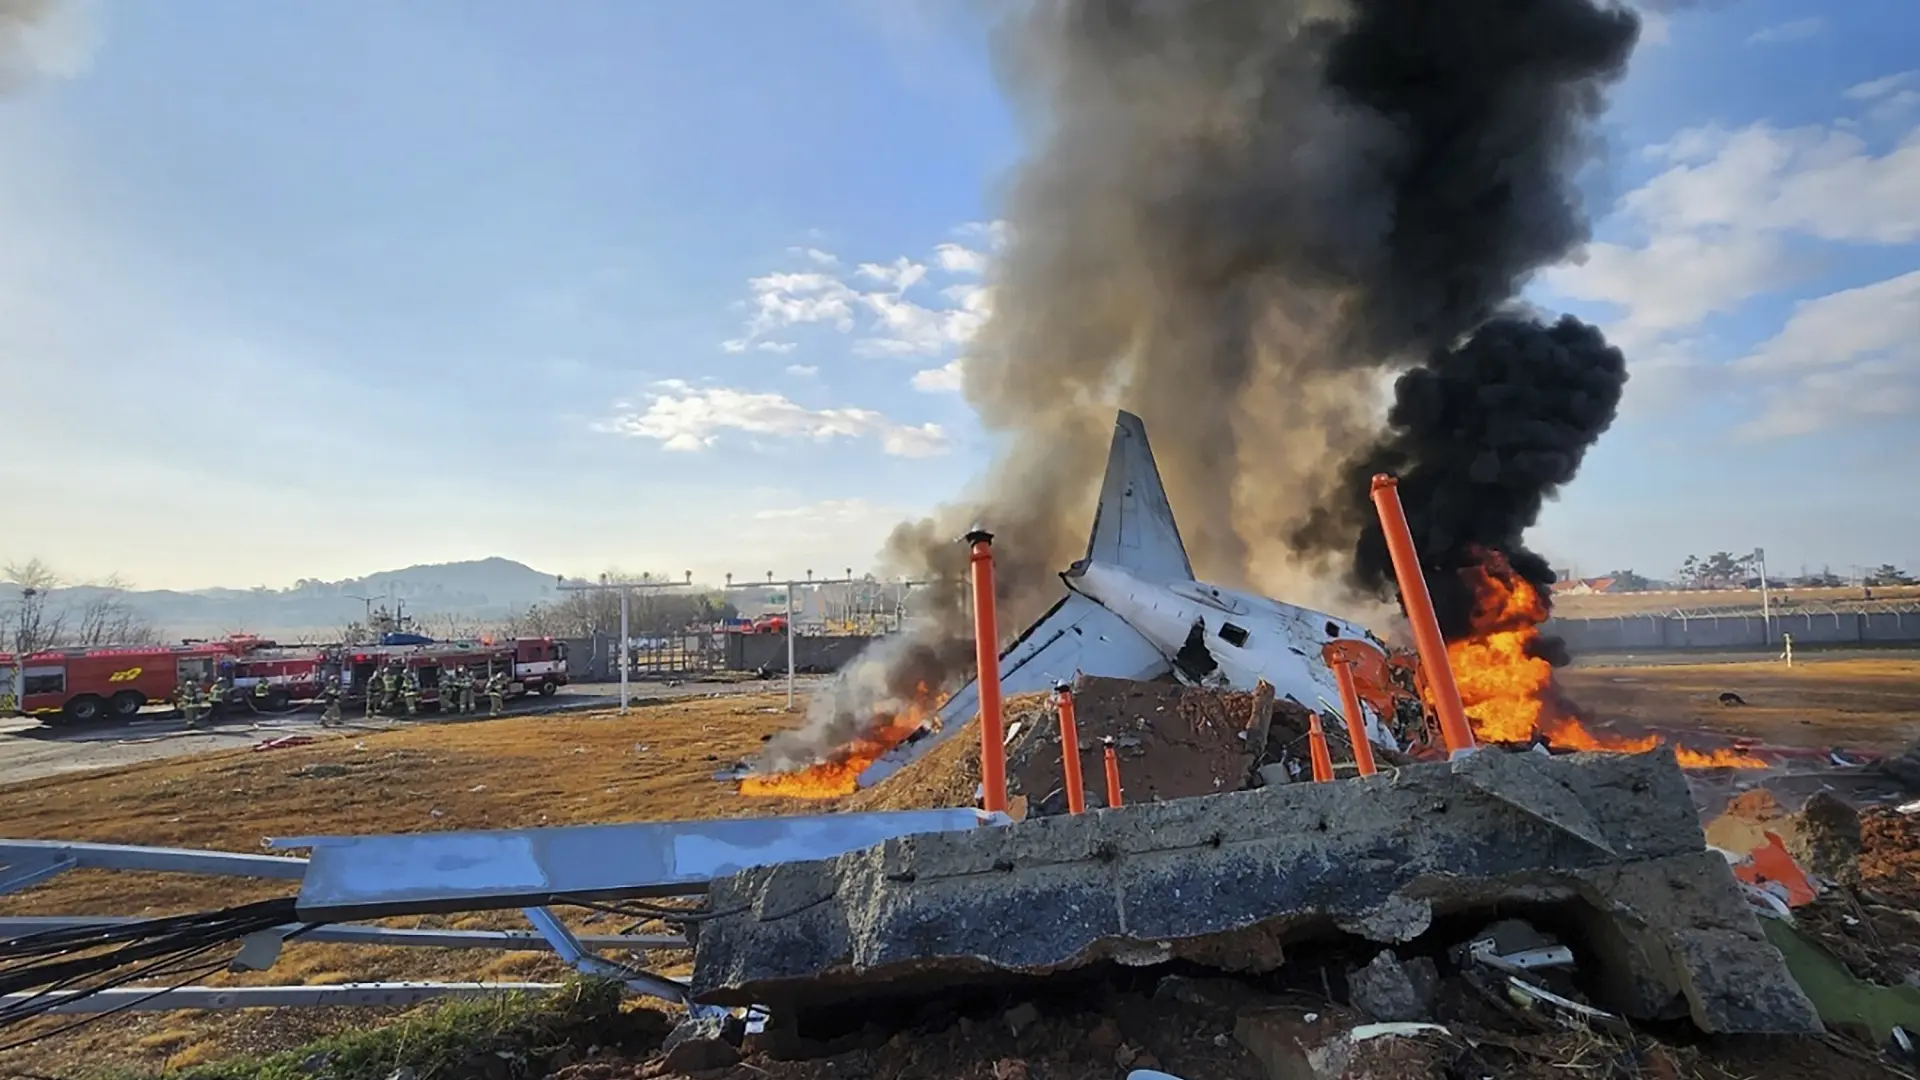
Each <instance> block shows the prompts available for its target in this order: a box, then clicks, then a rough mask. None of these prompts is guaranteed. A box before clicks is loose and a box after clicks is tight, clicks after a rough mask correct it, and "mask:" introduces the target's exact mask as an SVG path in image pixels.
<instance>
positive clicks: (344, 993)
mask: <svg viewBox="0 0 1920 1080" xmlns="http://www.w3.org/2000/svg"><path fill="white" fill-rule="evenodd" d="M564 985H565V984H564V983H471V982H469V983H456V982H417V983H403V982H388V983H340V984H338V985H334V986H182V987H179V988H178V989H173V990H169V989H166V988H165V987H153V986H122V987H115V988H114V989H111V990H95V991H86V990H56V991H52V992H49V993H46V994H39V993H28V994H6V995H0V1007H4V1006H8V1005H15V1004H20V1003H23V1002H27V1001H35V1002H42V1003H44V1002H46V1001H48V1000H49V999H51V1000H54V1001H56V1002H58V1004H55V1005H53V1006H52V1007H51V1008H49V1009H47V1010H46V1011H48V1012H56V1013H101V1012H108V1011H110V1010H114V1009H125V1010H127V1011H129V1012H163V1011H166V1010H169V1009H261V1008H271V1009H284V1008H293V1007H299V1006H313V1005H325V1006H368V1007H375V1006H392V1005H412V1004H415V1003H417V1002H421V1001H426V1000H428V999H430V998H440V997H461V998H474V997H492V996H494V995H497V994H550V993H553V992H554V991H556V990H559V989H560V988H561V987H562V986H564Z"/></svg>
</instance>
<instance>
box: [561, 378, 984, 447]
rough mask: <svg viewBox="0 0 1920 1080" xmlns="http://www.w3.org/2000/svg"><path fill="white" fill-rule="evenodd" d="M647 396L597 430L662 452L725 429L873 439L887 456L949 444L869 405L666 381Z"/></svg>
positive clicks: (936, 431)
mask: <svg viewBox="0 0 1920 1080" xmlns="http://www.w3.org/2000/svg"><path fill="white" fill-rule="evenodd" d="M658 389H659V390H660V391H661V392H659V393H654V394H651V395H649V401H648V403H647V407H646V409H645V410H644V411H641V412H633V411H628V412H626V413H624V414H622V415H620V416H617V417H615V418H613V419H612V420H610V421H607V422H605V423H603V424H600V425H598V426H599V428H600V430H603V431H607V432H610V433H613V434H620V435H628V436H633V437H636V438H646V439H654V440H657V441H658V442H660V444H661V445H662V446H664V447H665V448H666V449H668V450H678V451H695V450H700V449H703V448H705V447H708V446H712V445H713V444H714V443H715V442H717V441H718V440H719V438H720V433H721V432H723V431H727V430H734V431H744V432H748V433H750V434H755V435H772V436H775V437H779V438H805V439H812V440H814V441H815V442H830V441H832V440H834V439H840V438H848V439H865V438H870V439H876V440H878V441H879V443H880V447H881V449H882V450H884V451H885V452H886V453H888V454H893V455H895V456H898V457H929V456H933V455H936V454H944V453H946V452H947V450H948V449H949V448H950V447H949V443H948V440H947V436H946V433H945V432H944V431H943V430H942V429H941V427H940V425H938V424H921V425H918V426H914V425H910V424H901V423H897V422H895V421H893V420H891V419H888V418H887V417H886V416H884V415H882V414H881V413H878V412H875V411H873V410H872V409H859V408H851V407H847V408H832V409H809V408H807V407H805V406H803V405H800V404H798V403H796V402H794V401H792V400H790V399H788V398H786V397H784V396H782V395H780V394H767V393H750V392H747V391H742V390H733V389H729V388H726V387H699V388H696V387H692V386H689V385H688V384H687V383H685V382H683V381H681V380H678V379H670V380H667V381H665V382H662V383H660V384H659V386H658Z"/></svg>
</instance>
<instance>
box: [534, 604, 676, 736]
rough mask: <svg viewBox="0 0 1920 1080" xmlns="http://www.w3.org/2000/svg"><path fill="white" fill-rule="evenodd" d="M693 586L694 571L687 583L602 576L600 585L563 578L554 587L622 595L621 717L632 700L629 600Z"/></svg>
mask: <svg viewBox="0 0 1920 1080" xmlns="http://www.w3.org/2000/svg"><path fill="white" fill-rule="evenodd" d="M692 584H693V571H691V570H688V571H687V572H686V580H685V581H613V582H610V581H608V580H607V575H605V574H601V575H600V584H598V585H569V584H567V579H566V578H564V577H562V578H560V579H559V581H558V584H556V585H555V586H554V588H555V589H557V590H558V591H560V592H617V593H619V594H620V713H621V715H623V716H624V715H625V714H626V711H627V702H628V701H629V700H631V695H629V694H628V693H627V667H628V655H627V650H628V648H629V644H628V641H629V638H628V633H627V602H628V600H629V598H631V597H632V596H633V590H635V589H678V588H682V587H684V586H688V585H692Z"/></svg>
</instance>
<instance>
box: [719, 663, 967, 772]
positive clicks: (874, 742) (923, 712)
mask: <svg viewBox="0 0 1920 1080" xmlns="http://www.w3.org/2000/svg"><path fill="white" fill-rule="evenodd" d="M938 707H939V706H938V704H937V703H935V702H934V701H933V696H932V694H930V693H929V692H928V690H927V686H926V684H925V683H921V684H920V686H919V688H918V690H917V692H916V693H915V695H914V700H913V703H912V704H911V705H909V706H907V708H906V710H905V711H904V712H901V713H899V714H897V715H891V716H887V715H882V716H877V717H875V718H874V723H873V726H872V727H871V728H869V729H868V731H867V733H866V734H865V735H862V736H860V737H859V738H858V739H855V740H854V741H852V742H850V743H848V744H847V745H845V746H841V747H838V748H836V749H835V750H834V751H833V754H832V755H831V756H829V757H828V758H827V759H826V760H825V761H820V762H815V763H814V764H813V765H810V766H808V767H807V768H804V769H799V770H797V771H794V772H784V773H768V774H766V775H764V776H748V777H744V778H742V779H741V781H740V794H742V795H756V796H761V797H767V798H785V799H837V798H839V797H840V796H842V795H851V794H853V793H854V792H855V791H857V790H859V787H860V783H859V781H860V774H861V773H862V772H863V771H865V770H866V767H867V766H868V765H871V764H873V763H874V761H875V760H876V759H878V758H879V757H880V755H882V754H884V753H886V752H887V751H889V750H891V749H893V748H894V747H895V746H898V745H899V744H900V743H901V742H902V741H903V740H905V739H906V738H907V737H908V736H910V735H912V734H913V733H914V732H916V731H918V730H920V727H921V725H923V724H924V723H925V722H926V720H927V717H928V716H930V715H932V714H933V713H934V712H935V711H936V710H937V709H938Z"/></svg>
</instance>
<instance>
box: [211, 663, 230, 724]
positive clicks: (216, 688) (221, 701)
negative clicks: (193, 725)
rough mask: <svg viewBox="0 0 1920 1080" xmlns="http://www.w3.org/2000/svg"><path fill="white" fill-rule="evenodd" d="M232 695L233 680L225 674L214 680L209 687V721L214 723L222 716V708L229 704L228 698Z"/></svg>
mask: <svg viewBox="0 0 1920 1080" xmlns="http://www.w3.org/2000/svg"><path fill="white" fill-rule="evenodd" d="M232 696H233V682H232V680H230V679H228V678H227V677H226V676H225V675H222V676H220V677H219V678H217V679H215V680H213V685H212V686H211V687H209V688H208V689H207V722H208V723H212V722H213V721H215V720H218V719H219V718H220V710H221V708H222V707H224V706H225V705H226V704H227V700H228V699H229V698H231V697H232Z"/></svg>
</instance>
